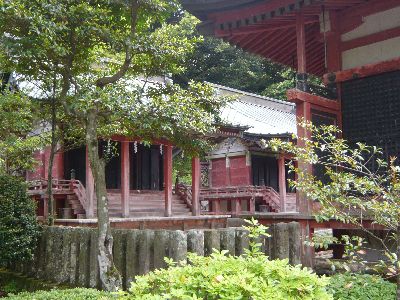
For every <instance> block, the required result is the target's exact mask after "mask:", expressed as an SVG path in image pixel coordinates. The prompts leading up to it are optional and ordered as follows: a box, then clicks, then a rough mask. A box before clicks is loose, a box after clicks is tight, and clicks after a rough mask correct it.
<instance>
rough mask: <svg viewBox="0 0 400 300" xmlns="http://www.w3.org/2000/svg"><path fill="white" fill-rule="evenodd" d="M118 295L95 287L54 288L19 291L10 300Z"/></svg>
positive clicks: (104, 298)
mask: <svg viewBox="0 0 400 300" xmlns="http://www.w3.org/2000/svg"><path fill="white" fill-rule="evenodd" d="M115 298H116V296H114V295H112V294H109V293H106V292H101V291H98V290H94V289H82V288H79V289H69V290H52V291H38V292H35V293H27V292H24V293H19V294H17V295H11V296H8V297H7V299H10V300H32V299H35V300H92V299H93V300H108V299H115Z"/></svg>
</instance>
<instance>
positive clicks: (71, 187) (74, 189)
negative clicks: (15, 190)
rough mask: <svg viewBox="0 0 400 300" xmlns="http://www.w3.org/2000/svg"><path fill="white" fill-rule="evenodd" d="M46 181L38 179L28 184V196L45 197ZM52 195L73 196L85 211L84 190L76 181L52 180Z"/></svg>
mask: <svg viewBox="0 0 400 300" xmlns="http://www.w3.org/2000/svg"><path fill="white" fill-rule="evenodd" d="M47 187H48V183H47V180H44V179H39V180H34V181H29V182H28V194H29V195H45V194H46V192H47ZM52 190H53V194H55V195H57V194H58V195H59V194H65V195H67V194H75V195H76V196H77V198H78V199H79V202H80V203H81V205H82V206H83V208H84V209H86V205H87V204H86V189H85V187H84V186H83V184H82V183H81V182H80V181H79V180H77V179H71V180H67V179H53V180H52Z"/></svg>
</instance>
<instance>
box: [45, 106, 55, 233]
mask: <svg viewBox="0 0 400 300" xmlns="http://www.w3.org/2000/svg"><path fill="white" fill-rule="evenodd" d="M51 101H52V103H51V146H50V157H49V167H48V171H47V205H48V209H49V212H48V215H47V216H45V217H47V223H48V225H50V226H53V225H54V218H55V214H54V197H53V165H54V156H55V154H56V151H57V139H56V122H57V120H56V117H57V116H56V103H55V99H54V98H53V99H52V100H51Z"/></svg>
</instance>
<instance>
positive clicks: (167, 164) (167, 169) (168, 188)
mask: <svg viewBox="0 0 400 300" xmlns="http://www.w3.org/2000/svg"><path fill="white" fill-rule="evenodd" d="M164 185H165V187H164V197H165V216H166V217H170V216H172V146H168V145H167V146H165V151H164Z"/></svg>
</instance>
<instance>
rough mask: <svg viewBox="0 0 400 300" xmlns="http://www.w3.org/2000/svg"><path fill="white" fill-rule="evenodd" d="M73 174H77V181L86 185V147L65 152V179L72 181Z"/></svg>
mask: <svg viewBox="0 0 400 300" xmlns="http://www.w3.org/2000/svg"><path fill="white" fill-rule="evenodd" d="M72 170H73V171H72ZM71 173H75V179H77V180H79V181H80V182H81V183H82V184H83V185H84V186H85V185H86V147H80V148H76V149H72V150H68V151H66V152H64V178H65V179H71Z"/></svg>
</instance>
